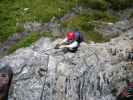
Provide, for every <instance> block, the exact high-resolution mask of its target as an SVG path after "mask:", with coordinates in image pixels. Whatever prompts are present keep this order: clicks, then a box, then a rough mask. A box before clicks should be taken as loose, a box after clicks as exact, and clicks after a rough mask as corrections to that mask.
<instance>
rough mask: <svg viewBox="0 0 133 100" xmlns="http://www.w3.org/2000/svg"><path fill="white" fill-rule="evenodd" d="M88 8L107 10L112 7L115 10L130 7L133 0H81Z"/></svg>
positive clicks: (132, 5)
mask: <svg viewBox="0 0 133 100" xmlns="http://www.w3.org/2000/svg"><path fill="white" fill-rule="evenodd" d="M80 4H81V5H82V6H83V7H86V8H92V9H98V10H107V9H108V8H110V9H111V8H112V9H113V10H123V9H126V8H129V7H133V0H79V5H80Z"/></svg>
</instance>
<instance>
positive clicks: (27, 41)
mask: <svg viewBox="0 0 133 100" xmlns="http://www.w3.org/2000/svg"><path fill="white" fill-rule="evenodd" d="M43 36H44V37H52V34H51V33H31V34H29V35H28V36H27V37H26V38H24V39H22V40H21V41H19V42H18V43H17V44H16V45H14V46H13V47H11V48H10V49H9V50H8V53H12V52H13V51H15V50H16V49H18V48H21V47H27V46H29V45H31V44H32V43H34V42H35V41H37V40H38V39H39V38H41V37H43Z"/></svg>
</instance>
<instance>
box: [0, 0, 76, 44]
mask: <svg viewBox="0 0 133 100" xmlns="http://www.w3.org/2000/svg"><path fill="white" fill-rule="evenodd" d="M75 2H76V0H67V1H65V0H1V1H0V22H1V23H0V43H2V42H4V41H5V40H6V39H7V38H8V37H9V36H11V35H12V34H14V33H15V32H16V31H17V32H19V31H23V28H20V27H18V28H19V29H17V27H16V23H24V22H28V21H39V22H47V21H49V20H50V19H51V18H52V17H53V16H55V17H59V16H63V15H64V14H65V13H66V12H67V11H68V10H70V9H71V8H72V7H73V6H74V5H75V4H76V3H75Z"/></svg>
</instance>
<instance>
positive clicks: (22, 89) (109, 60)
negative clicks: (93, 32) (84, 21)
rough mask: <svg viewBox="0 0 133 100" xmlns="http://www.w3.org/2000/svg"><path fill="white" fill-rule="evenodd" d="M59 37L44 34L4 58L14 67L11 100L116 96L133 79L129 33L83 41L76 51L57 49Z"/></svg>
mask: <svg viewBox="0 0 133 100" xmlns="http://www.w3.org/2000/svg"><path fill="white" fill-rule="evenodd" d="M59 41H60V39H58V40H56V41H51V40H50V39H48V38H41V39H40V40H38V41H37V42H36V43H35V44H33V45H31V46H30V47H27V48H21V49H19V50H17V51H16V52H14V53H13V54H11V55H9V56H6V57H4V58H2V59H1V60H0V62H1V63H5V64H8V65H10V66H11V67H12V69H13V71H14V78H13V81H12V86H11V89H10V94H9V100H115V98H116V96H117V95H118V94H119V92H120V91H121V89H122V88H123V87H124V86H126V84H127V81H133V77H132V76H133V66H132V65H130V64H129V62H128V61H127V54H126V50H127V49H128V50H129V49H131V47H132V46H133V44H132V43H133V41H132V40H130V39H129V38H128V37H126V36H120V37H117V38H114V39H112V40H111V41H110V42H106V43H101V44H100V43H97V44H87V43H81V45H80V47H79V49H78V51H77V52H76V53H70V52H68V53H63V52H62V50H60V49H54V46H55V45H56V44H57V43H58V42H59Z"/></svg>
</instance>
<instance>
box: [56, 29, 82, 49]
mask: <svg viewBox="0 0 133 100" xmlns="http://www.w3.org/2000/svg"><path fill="white" fill-rule="evenodd" d="M82 41H83V37H82V36H81V33H80V32H78V31H77V32H68V33H67V36H66V37H65V39H64V40H62V41H61V42H60V43H59V44H57V46H56V48H60V49H63V51H65V52H67V51H70V52H76V51H77V49H78V47H79V45H80V43H81V42H82Z"/></svg>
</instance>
